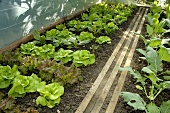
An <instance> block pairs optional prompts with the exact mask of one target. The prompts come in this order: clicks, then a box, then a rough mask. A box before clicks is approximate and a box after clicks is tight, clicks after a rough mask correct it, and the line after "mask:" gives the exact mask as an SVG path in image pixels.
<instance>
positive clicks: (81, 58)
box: [73, 50, 95, 67]
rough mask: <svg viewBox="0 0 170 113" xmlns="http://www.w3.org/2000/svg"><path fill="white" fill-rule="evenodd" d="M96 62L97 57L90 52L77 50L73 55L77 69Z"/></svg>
mask: <svg viewBox="0 0 170 113" xmlns="http://www.w3.org/2000/svg"><path fill="white" fill-rule="evenodd" d="M94 62H95V55H94V54H90V52H89V51H88V50H77V51H75V52H74V53H73V64H74V65H75V66H76V67H80V66H83V65H84V66H87V65H90V64H93V63H94Z"/></svg>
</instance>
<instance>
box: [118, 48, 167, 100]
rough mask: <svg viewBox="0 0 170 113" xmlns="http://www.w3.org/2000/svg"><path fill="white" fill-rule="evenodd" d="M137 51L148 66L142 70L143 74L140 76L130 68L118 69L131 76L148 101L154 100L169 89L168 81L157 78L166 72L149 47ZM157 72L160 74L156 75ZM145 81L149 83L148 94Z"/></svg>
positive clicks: (155, 53)
mask: <svg viewBox="0 0 170 113" xmlns="http://www.w3.org/2000/svg"><path fill="white" fill-rule="evenodd" d="M138 51H139V52H140V53H142V54H143V55H144V56H145V57H144V58H143V59H145V60H146V61H147V62H148V66H146V67H143V68H142V71H143V72H144V74H143V75H141V74H140V73H139V72H138V71H133V70H132V68H131V67H126V68H123V69H122V68H120V69H121V70H128V71H129V72H130V74H132V75H133V76H134V78H135V79H137V81H136V83H140V84H141V86H140V87H142V88H140V90H142V91H143V92H144V93H145V95H146V96H147V97H148V98H149V99H150V100H154V99H155V98H156V97H157V96H158V95H159V94H160V93H161V92H162V91H163V90H164V89H169V88H170V87H169V86H170V81H166V80H162V79H160V78H158V76H159V75H162V76H164V74H165V73H167V71H165V72H164V71H163V69H162V67H161V65H162V62H161V60H160V58H159V56H158V54H157V52H156V51H155V50H154V49H152V48H151V47H147V51H144V50H141V49H138ZM158 72H159V73H160V72H161V73H160V74H159V75H158ZM147 79H149V80H150V81H151V85H150V87H149V93H147V89H146V86H145V85H146V80H147Z"/></svg>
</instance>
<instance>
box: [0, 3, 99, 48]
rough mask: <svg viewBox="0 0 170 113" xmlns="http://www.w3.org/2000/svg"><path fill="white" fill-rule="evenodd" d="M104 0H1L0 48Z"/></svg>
mask: <svg viewBox="0 0 170 113" xmlns="http://www.w3.org/2000/svg"><path fill="white" fill-rule="evenodd" d="M101 1H102V0H0V34H1V36H0V48H3V47H5V46H7V45H9V44H11V43H13V42H15V41H17V40H18V39H20V38H22V37H23V36H26V35H28V34H29V33H32V32H33V31H34V30H35V29H40V28H41V27H43V26H47V25H49V24H51V23H53V22H55V21H57V19H59V18H60V17H63V16H66V15H69V14H71V13H73V12H76V11H79V10H82V9H85V8H87V7H89V6H91V5H93V4H97V3H100V2H101Z"/></svg>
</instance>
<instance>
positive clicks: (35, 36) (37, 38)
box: [33, 30, 46, 44]
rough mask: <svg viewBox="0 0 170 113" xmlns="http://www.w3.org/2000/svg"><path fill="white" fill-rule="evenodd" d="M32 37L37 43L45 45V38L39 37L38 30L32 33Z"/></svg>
mask: <svg viewBox="0 0 170 113" xmlns="http://www.w3.org/2000/svg"><path fill="white" fill-rule="evenodd" d="M33 36H34V39H35V40H37V42H38V43H40V44H45V43H46V41H45V36H44V35H42V36H40V33H39V32H38V30H35V31H34V34H33Z"/></svg>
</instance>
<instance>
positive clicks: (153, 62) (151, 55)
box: [146, 46, 162, 73]
mask: <svg viewBox="0 0 170 113" xmlns="http://www.w3.org/2000/svg"><path fill="white" fill-rule="evenodd" d="M147 51H148V52H147V56H146V60H147V62H148V63H149V66H148V68H150V69H151V70H152V71H154V72H155V73H157V72H158V71H162V68H161V63H162V62H161V59H160V58H159V56H158V54H157V52H156V51H155V50H154V49H153V48H151V47H149V46H148V47H147Z"/></svg>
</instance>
